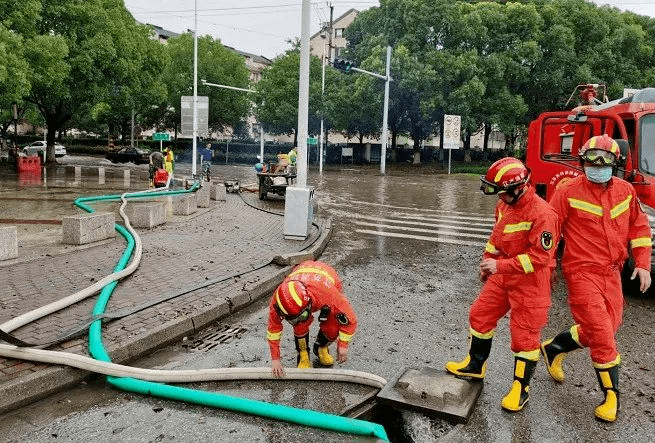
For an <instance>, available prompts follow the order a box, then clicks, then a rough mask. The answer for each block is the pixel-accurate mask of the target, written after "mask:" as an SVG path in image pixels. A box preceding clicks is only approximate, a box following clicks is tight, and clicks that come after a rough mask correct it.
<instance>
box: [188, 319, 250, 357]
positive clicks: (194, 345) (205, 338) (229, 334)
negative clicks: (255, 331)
mask: <svg viewBox="0 0 655 443" xmlns="http://www.w3.org/2000/svg"><path fill="white" fill-rule="evenodd" d="M246 331H248V329H247V328H242V327H240V326H237V327H232V326H230V325H225V326H221V327H220V328H219V329H211V330H209V331H206V332H204V333H202V335H200V336H198V337H193V339H192V340H191V344H189V345H187V347H189V348H190V349H197V350H200V351H210V350H212V349H214V348H215V347H216V346H218V345H220V344H224V343H230V342H231V341H232V340H233V339H235V338H237V339H238V338H241V336H242V335H243V334H244V333H245V332H246Z"/></svg>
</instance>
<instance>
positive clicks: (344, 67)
mask: <svg viewBox="0 0 655 443" xmlns="http://www.w3.org/2000/svg"><path fill="white" fill-rule="evenodd" d="M354 65H355V63H353V62H351V61H350V60H344V59H342V58H335V59H334V62H333V63H332V66H334V67H335V68H337V69H338V70H340V71H343V72H351V69H352V67H353V66H354Z"/></svg>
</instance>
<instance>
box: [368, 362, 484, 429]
mask: <svg viewBox="0 0 655 443" xmlns="http://www.w3.org/2000/svg"><path fill="white" fill-rule="evenodd" d="M482 386H483V383H482V382H479V381H467V380H463V379H460V378H457V377H455V376H454V375H451V374H448V373H446V372H444V371H443V370H437V369H433V368H429V367H424V368H421V369H412V368H403V369H402V370H401V371H400V374H399V375H398V377H396V378H395V379H394V380H391V381H390V382H388V383H387V384H386V385H385V387H384V388H382V390H381V391H380V392H379V393H378V400H379V401H380V402H381V403H385V404H389V405H392V406H394V407H396V408H403V409H412V410H415V411H419V412H422V413H424V414H426V415H430V416H436V417H441V418H445V419H446V420H448V421H451V422H456V423H466V422H468V419H469V417H470V416H471V413H472V412H473V408H474V407H475V403H476V402H477V400H478V397H479V396H480V393H481V392H482Z"/></svg>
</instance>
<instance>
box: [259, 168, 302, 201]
mask: <svg viewBox="0 0 655 443" xmlns="http://www.w3.org/2000/svg"><path fill="white" fill-rule="evenodd" d="M257 179H258V181H259V199H260V200H264V199H265V198H266V195H267V194H268V193H269V192H270V193H273V194H277V195H280V196H284V195H285V194H286V192H287V186H290V185H293V184H294V183H295V182H296V174H290V173H286V172H284V173H283V172H258V173H257Z"/></svg>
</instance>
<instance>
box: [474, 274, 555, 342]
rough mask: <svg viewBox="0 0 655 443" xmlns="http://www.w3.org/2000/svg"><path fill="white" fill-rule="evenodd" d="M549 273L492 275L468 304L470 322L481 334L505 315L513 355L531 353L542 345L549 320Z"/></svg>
mask: <svg viewBox="0 0 655 443" xmlns="http://www.w3.org/2000/svg"><path fill="white" fill-rule="evenodd" d="M549 307H550V272H548V271H547V270H545V269H544V270H538V271H536V272H534V273H531V274H528V275H516V274H494V275H492V276H490V277H489V279H488V280H487V281H486V283H485V284H484V286H483V287H482V290H481V291H480V294H479V295H478V297H477V298H476V299H475V301H474V302H473V304H472V305H471V310H470V312H469V323H470V325H471V328H473V329H474V330H476V331H477V332H479V333H481V334H486V333H488V332H490V331H492V330H494V329H496V325H497V324H498V320H500V319H501V318H502V317H503V316H504V315H505V314H507V312H509V311H510V310H511V312H510V319H509V328H510V332H511V336H512V343H511V349H512V352H515V353H517V352H525V351H534V350H535V349H539V346H540V344H541V329H542V328H543V327H544V325H545V324H546V322H547V320H548V309H549Z"/></svg>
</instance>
